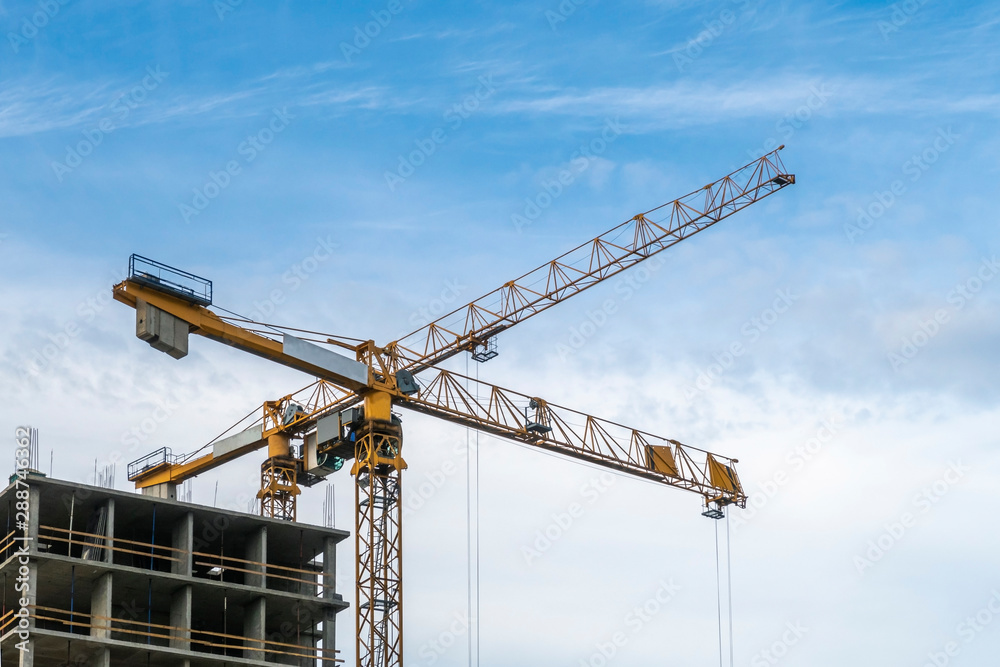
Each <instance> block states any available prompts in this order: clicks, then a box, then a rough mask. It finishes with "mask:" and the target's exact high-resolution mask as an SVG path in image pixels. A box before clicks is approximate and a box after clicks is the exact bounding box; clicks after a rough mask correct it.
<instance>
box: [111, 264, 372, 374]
mask: <svg viewBox="0 0 1000 667" xmlns="http://www.w3.org/2000/svg"><path fill="white" fill-rule="evenodd" d="M113 294H114V298H115V300H116V301H120V302H121V303H124V304H126V305H128V306H131V307H132V308H135V307H136V302H137V301H138V300H142V301H145V302H146V303H149V304H151V305H153V306H155V307H157V308H159V309H160V310H162V311H164V312H167V313H170V314H171V315H173V316H174V317H177V318H180V319H181V320H184V321H185V322H187V323H188V324H190V325H191V326H192V327H194V328H193V329H192V333H196V334H198V335H200V336H204V337H206V338H211V339H212V340H215V341H219V342H221V343H226V344H227V345H232V346H233V347H235V348H238V349H240V350H243V351H244V352H249V353H251V354H255V355H257V356H258V357H263V358H264V359H268V360H270V361H275V362H277V363H279V364H282V365H283V366H288V367H289V368H294V369H296V370H300V371H302V372H303V373H309V374H310V375H312V376H314V377H318V378H323V379H324V380H329V381H330V382H335V383H337V384H339V385H341V386H343V387H346V388H347V389H350V390H351V391H357V392H360V391H364V390H365V389H368V388H369V387H370V386H371V374H370V372H369V382H368V383H364V384H363V383H360V382H358V381H357V380H356V379H354V378H350V377H346V376H344V375H340V374H338V373H335V372H332V371H330V370H329V369H327V368H323V367H321V366H316V365H314V364H311V363H309V362H308V361H305V360H303V359H299V358H297V357H293V356H290V355H288V354H285V353H284V351H283V345H282V344H281V343H280V342H279V341H276V340H274V339H272V338H268V337H267V336H261V335H260V334H256V333H253V332H251V331H247V330H246V329H244V328H242V327H239V326H236V325H234V324H230V323H228V322H226V321H225V320H223V319H222V318H220V317H219V316H218V315H216V314H215V313H213V312H212V311H211V310H209V309H208V308H205V307H204V306H200V305H198V304H193V303H190V302H188V301H185V300H184V299H181V298H179V297H176V296H173V295H171V294H167V293H165V292H161V291H159V290H155V289H152V288H149V287H145V286H143V285H140V284H138V283H136V282H133V281H131V280H124V281H122V282H121V283H119V284H118V285H115V287H114V293H113Z"/></svg>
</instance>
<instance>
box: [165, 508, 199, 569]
mask: <svg viewBox="0 0 1000 667" xmlns="http://www.w3.org/2000/svg"><path fill="white" fill-rule="evenodd" d="M170 546H172V547H173V548H174V549H179V550H180V551H172V552H170V555H171V557H172V558H177V559H179V560H176V561H172V562H171V563H170V571H171V572H173V573H174V574H179V575H181V576H184V577H190V576H191V575H192V571H193V570H192V568H193V563H194V559H193V557H192V556H191V552H192V551H194V514H192V513H191V512H188V513H187V514H185V515H184V516H183V517H181V518H180V519H178V520H177V523H175V524H174V533H173V537H172V539H171V544H170Z"/></svg>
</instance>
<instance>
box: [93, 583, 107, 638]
mask: <svg viewBox="0 0 1000 667" xmlns="http://www.w3.org/2000/svg"><path fill="white" fill-rule="evenodd" d="M111 583H112V577H111V573H110V572H105V573H104V574H101V575H98V577H97V578H96V579H94V588H93V590H92V591H91V593H90V614H91V616H92V617H103V618H91V620H90V625H91V628H90V636H91V637H96V638H98V639H109V638H110V637H111V621H110V620H106V619H110V618H111V611H112V607H111V591H112V588H111Z"/></svg>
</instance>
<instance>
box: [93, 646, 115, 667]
mask: <svg viewBox="0 0 1000 667" xmlns="http://www.w3.org/2000/svg"><path fill="white" fill-rule="evenodd" d="M87 664H88V665H92V667H111V649H109V648H99V649H97V650H96V651H95V652H94V655H93V656H92V657H91V658H90V662H88V663H87Z"/></svg>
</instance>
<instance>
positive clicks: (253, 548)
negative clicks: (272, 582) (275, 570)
mask: <svg viewBox="0 0 1000 667" xmlns="http://www.w3.org/2000/svg"><path fill="white" fill-rule="evenodd" d="M244 557H245V558H246V559H247V560H248V561H252V562H251V563H248V564H247V565H246V569H248V570H253V571H254V572H260V574H250V573H249V572H248V573H247V574H246V577H245V580H244V581H245V583H246V585H247V586H256V587H258V588H265V587H266V586H267V576H266V574H264V572H265V566H264V565H263V564H261V565H258V563H266V562H267V526H260V527H259V528H257V529H256V530H254V531H253V532H251V533H250V534H249V535H247V550H246V555H245V556H244Z"/></svg>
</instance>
